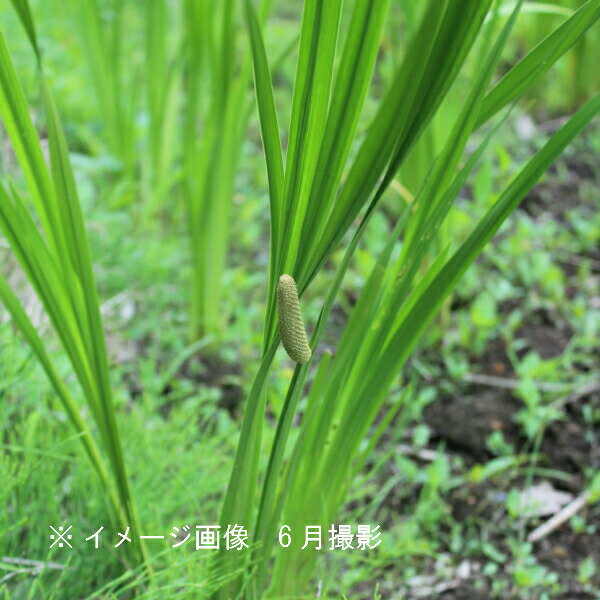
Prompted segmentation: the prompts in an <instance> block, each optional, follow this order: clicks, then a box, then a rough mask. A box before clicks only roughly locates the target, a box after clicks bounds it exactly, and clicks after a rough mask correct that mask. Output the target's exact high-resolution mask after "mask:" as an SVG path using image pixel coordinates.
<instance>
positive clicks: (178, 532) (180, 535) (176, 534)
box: [170, 525, 192, 548]
mask: <svg viewBox="0 0 600 600" xmlns="http://www.w3.org/2000/svg"><path fill="white" fill-rule="evenodd" d="M173 529H174V531H172V532H171V534H170V535H171V537H173V538H175V541H176V542H177V543H176V544H172V545H171V548H178V547H179V546H181V545H182V544H185V542H187V541H188V540H189V539H190V535H192V534H191V533H187V532H188V531H189V530H190V526H189V525H184V526H183V529H179V527H173ZM186 533H187V535H186ZM184 536H185V537H184Z"/></svg>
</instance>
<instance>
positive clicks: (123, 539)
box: [114, 527, 131, 548]
mask: <svg viewBox="0 0 600 600" xmlns="http://www.w3.org/2000/svg"><path fill="white" fill-rule="evenodd" d="M130 529H131V527H128V528H127V530H126V531H125V533H121V532H120V531H119V532H117V535H118V536H119V537H120V538H121V539H120V540H119V541H118V542H117V543H116V544H115V545H114V547H115V548H118V547H119V546H120V545H121V544H122V543H123V542H131V538H130V537H127V536H128V534H129V530H130Z"/></svg>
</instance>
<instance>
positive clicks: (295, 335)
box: [277, 275, 311, 365]
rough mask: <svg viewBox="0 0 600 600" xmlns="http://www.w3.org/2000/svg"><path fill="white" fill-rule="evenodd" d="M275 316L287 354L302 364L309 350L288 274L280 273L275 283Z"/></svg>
mask: <svg viewBox="0 0 600 600" xmlns="http://www.w3.org/2000/svg"><path fill="white" fill-rule="evenodd" d="M277 316H278V318H279V334H280V335H281V341H282V343H283V347H284V348H285V351H286V352H287V353H288V356H289V357H290V358H291V359H292V360H293V361H294V362H297V363H300V364H301V365H303V364H304V363H307V362H308V361H309V360H310V357H311V351H310V346H309V345H308V339H307V337H306V330H305V329H304V322H303V321H302V312H301V311H300V301H299V300H298V289H297V288H296V282H295V281H294V279H293V278H292V277H290V276H289V275H282V276H281V277H280V278H279V283H278V284H277Z"/></svg>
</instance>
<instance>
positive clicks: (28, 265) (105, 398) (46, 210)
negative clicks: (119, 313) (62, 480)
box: [0, 0, 145, 559]
mask: <svg viewBox="0 0 600 600" xmlns="http://www.w3.org/2000/svg"><path fill="white" fill-rule="evenodd" d="M14 5H15V8H16V9H17V11H18V12H19V15H20V17H21V19H22V21H23V24H24V26H25V29H26V32H27V34H28V36H29V38H30V40H31V42H32V46H33V48H34V50H35V52H36V57H37V60H38V65H39V70H40V76H41V80H42V88H43V97H44V105H45V107H46V121H47V127H48V139H49V150H50V169H49V168H48V167H47V165H46V162H45V160H44V156H43V154H42V149H41V146H40V142H39V139H38V136H37V133H36V131H35V129H34V126H33V123H32V121H31V118H30V116H29V111H28V109H27V105H26V103H25V99H24V96H23V92H22V89H21V86H20V83H19V80H18V77H17V74H16V72H15V70H14V67H13V65H12V62H11V59H10V56H9V54H8V51H7V49H6V46H5V43H4V38H3V37H2V36H1V34H0V116H1V117H2V121H3V124H4V127H5V129H6V131H7V134H8V137H9V138H10V140H11V143H12V147H13V149H14V151H15V154H16V156H17V160H18V162H19V165H20V167H21V170H22V173H23V175H24V178H25V182H26V184H27V191H28V193H29V197H30V198H31V201H32V203H33V206H34V209H35V211H32V210H30V208H29V207H28V205H27V204H26V203H25V201H24V200H23V197H22V195H21V192H19V191H18V190H17V188H16V187H15V186H13V185H11V186H10V189H7V188H6V187H5V186H4V185H1V186H0V228H1V229H2V232H3V234H4V236H5V237H6V239H7V241H8V243H9V244H10V247H11V248H12V250H13V252H14V255H15V257H16V259H17V260H18V262H19V264H20V266H21V268H22V269H23V272H24V273H25V275H26V276H27V279H28V280H29V282H30V283H31V285H32V287H33V289H34V290H35V292H36V294H37V296H38V298H39V299H40V301H41V303H42V305H43V306H44V309H45V312H46V314H47V316H48V318H49V320H50V322H51V324H52V327H53V329H54V331H55V333H56V335H57V337H58V339H59V340H60V343H61V345H62V347H63V349H64V351H65V353H66V355H67V356H68V358H69V361H70V363H71V366H72V369H73V372H74V373H75V374H76V376H77V380H78V383H79V386H80V389H81V393H82V394H83V396H84V398H85V400H86V403H87V406H88V408H89V410H90V413H91V415H92V418H93V420H94V423H95V426H96V428H97V431H98V436H99V438H100V441H101V447H102V449H103V451H101V450H100V446H99V445H98V443H97V441H96V435H95V434H94V433H93V432H92V431H91V429H90V427H89V425H88V424H87V423H86V421H85V420H84V418H83V417H82V416H81V413H80V407H79V406H78V404H77V403H76V401H75V400H74V399H73V397H72V395H71V391H70V390H69V389H68V386H67V385H66V384H65V381H64V379H63V377H62V376H61V375H60V374H59V373H58V371H57V369H56V367H55V366H54V364H53V362H52V360H51V358H50V356H49V353H48V351H47V349H46V343H45V342H44V341H43V339H42V338H41V337H40V336H39V334H38V332H37V331H36V329H35V327H34V326H33V324H32V323H31V320H30V318H29V316H28V315H27V313H26V312H25V310H24V309H23V307H22V306H21V303H20V301H19V299H18V297H17V295H16V294H15V293H14V292H13V290H12V289H11V288H10V287H9V285H8V283H7V281H6V279H5V278H4V277H3V276H0V298H1V299H2V302H3V303H4V305H5V307H6V309H7V310H8V312H9V313H10V315H11V317H12V320H13V323H14V324H15V326H16V327H17V328H18V329H19V330H20V332H21V334H22V335H23V336H24V338H25V339H26V340H27V342H28V343H29V345H30V346H31V348H32V350H33V352H34V354H35V356H36V358H37V359H38V361H39V362H40V364H41V366H42V367H43V369H44V371H45V372H46V375H47V376H48V379H49V380H50V382H51V384H52V386H53V387H54V390H55V392H56V395H57V397H58V398H59V400H60V401H61V402H62V404H63V407H64V409H65V411H66V413H67V415H68V417H69V419H70V420H71V422H72V424H73V426H74V427H75V429H76V431H77V433H78V435H79V436H80V439H81V442H82V444H83V446H84V449H85V452H86V454H87V455H88V457H89V459H90V461H91V463H92V466H93V467H94V469H95V471H96V473H97V475H98V477H99V480H100V484H101V487H102V488H103V489H104V491H105V493H106V496H107V499H108V500H109V502H110V505H111V507H112V517H113V519H115V520H116V522H119V523H121V524H123V523H130V524H131V525H132V527H134V529H136V530H137V531H139V523H138V517H137V512H136V507H135V503H134V501H133V498H132V495H131V490H130V483H129V479H128V476H127V471H126V468H125V463H124V460H123V451H122V443H121V438H120V434H119V431H118V427H117V422H116V418H115V411H114V404H113V397H112V391H111V384H110V378H109V367H108V358H107V353H106V345H105V341H104V333H103V331H102V321H101V317H100V309H99V303H98V296H97V292H96V285H95V281H94V274H93V270H92V263H91V257H90V252H89V247H88V242H87V234H86V230H85V227H84V223H83V216H82V213H81V208H80V205H79V199H78V196H77V188H76V186H75V180H74V178H73V173H72V170H71V165H70V161H69V154H68V150H67V145H66V142H65V138H64V134H63V130H62V126H61V123H60V119H59V116H58V113H57V110H56V107H55V104H54V100H53V97H52V94H51V92H50V90H49V88H48V86H47V84H46V81H45V77H44V71H43V66H42V62H41V56H40V53H39V49H38V45H37V38H36V34H35V29H34V27H33V20H32V18H31V14H30V12H29V7H28V4H27V3H26V2H25V1H21V0H15V1H14ZM36 218H37V219H39V221H40V225H41V231H40V229H39V228H38V224H37V223H36ZM109 473H110V475H109ZM133 549H134V550H133V554H134V555H135V556H136V557H137V559H142V558H143V557H144V556H145V547H144V546H143V544H142V543H140V541H139V540H136V543H135V544H133Z"/></svg>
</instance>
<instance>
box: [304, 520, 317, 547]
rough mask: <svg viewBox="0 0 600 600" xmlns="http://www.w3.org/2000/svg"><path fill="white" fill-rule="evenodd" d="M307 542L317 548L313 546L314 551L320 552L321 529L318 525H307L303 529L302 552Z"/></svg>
mask: <svg viewBox="0 0 600 600" xmlns="http://www.w3.org/2000/svg"><path fill="white" fill-rule="evenodd" d="M309 542H315V543H316V544H317V546H315V550H320V549H321V547H322V545H321V543H322V529H321V526H320V525H307V526H306V527H305V528H304V546H302V550H304V549H305V548H306V547H307V546H308V543H309Z"/></svg>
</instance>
